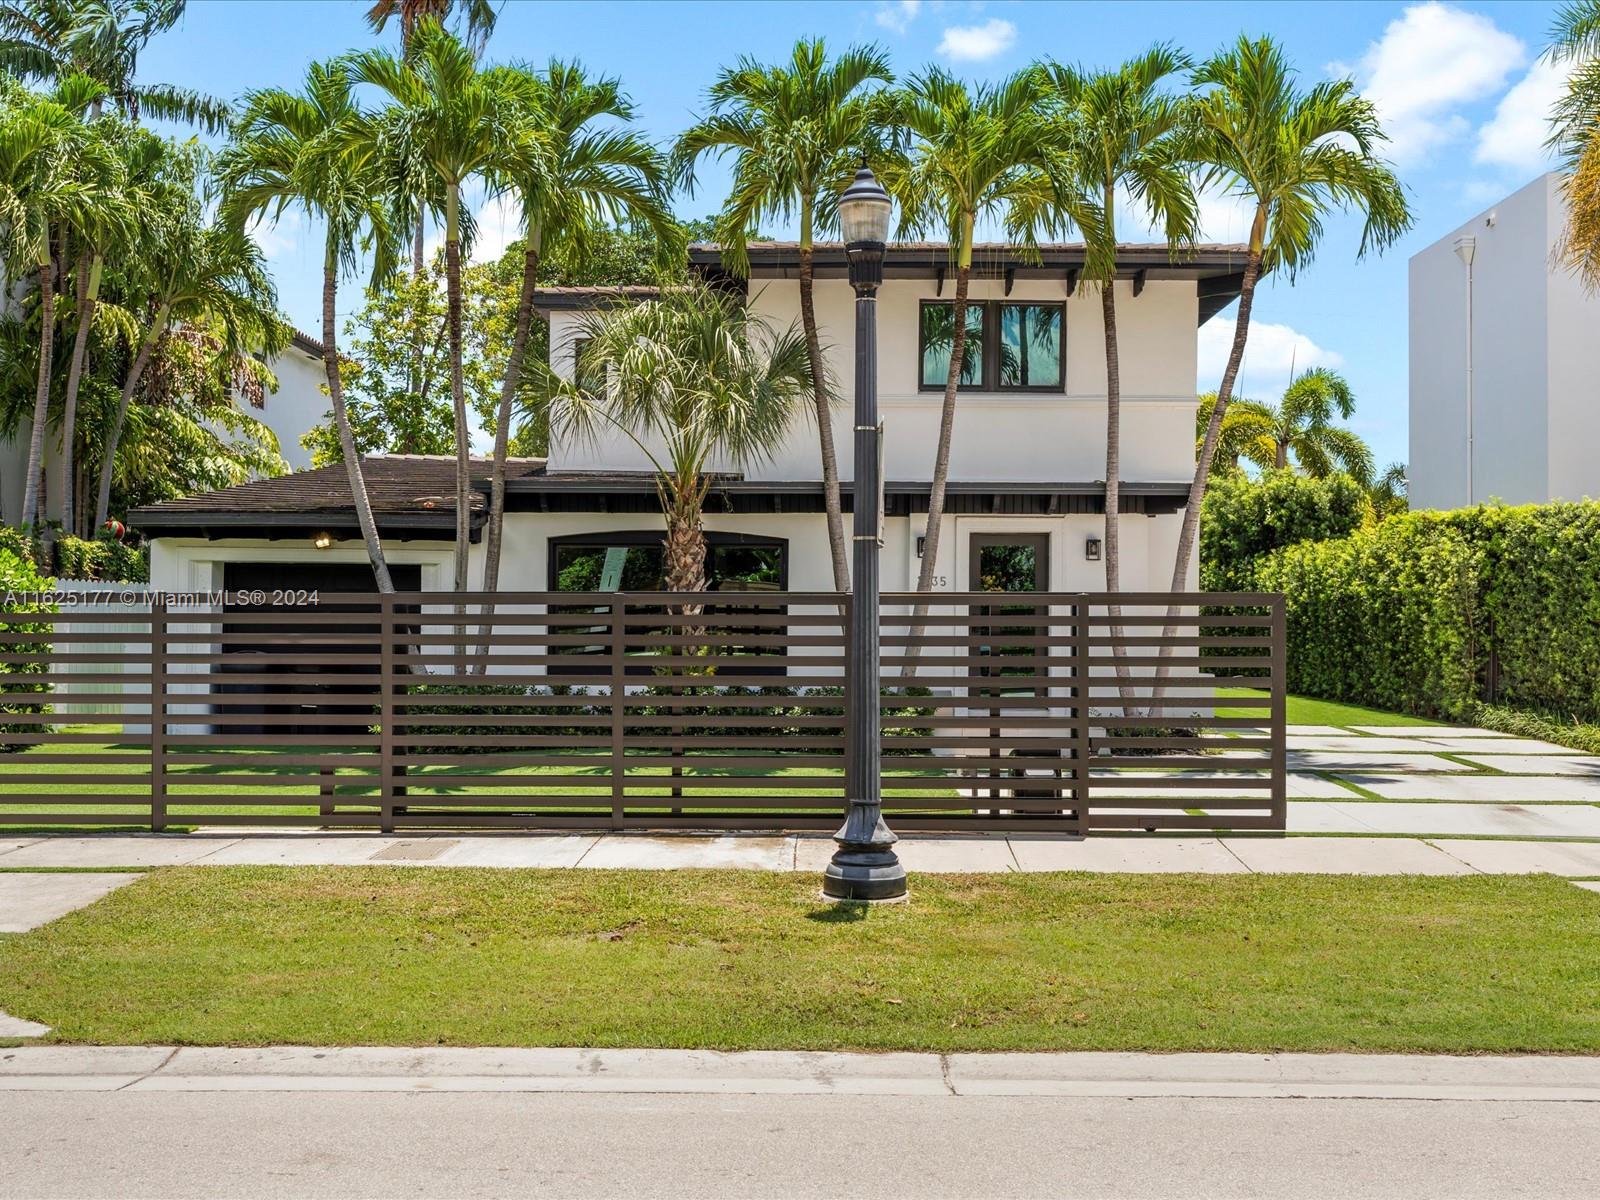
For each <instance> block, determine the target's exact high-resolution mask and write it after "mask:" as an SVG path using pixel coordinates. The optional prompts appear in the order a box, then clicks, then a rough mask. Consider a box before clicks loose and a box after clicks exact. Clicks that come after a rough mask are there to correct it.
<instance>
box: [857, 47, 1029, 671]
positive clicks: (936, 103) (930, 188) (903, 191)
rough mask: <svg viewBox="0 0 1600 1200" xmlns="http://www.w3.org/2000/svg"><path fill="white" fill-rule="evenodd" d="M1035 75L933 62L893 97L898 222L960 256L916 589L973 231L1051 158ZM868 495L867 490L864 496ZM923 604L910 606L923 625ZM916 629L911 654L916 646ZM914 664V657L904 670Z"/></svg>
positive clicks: (940, 465)
mask: <svg viewBox="0 0 1600 1200" xmlns="http://www.w3.org/2000/svg"><path fill="white" fill-rule="evenodd" d="M1038 99H1039V78H1038V74H1037V72H1035V71H1031V70H1029V71H1022V72H1019V73H1018V74H1016V75H1012V76H1010V77H1009V78H1007V79H1003V80H1001V81H1000V82H999V83H997V84H993V85H980V86H978V87H975V88H969V87H968V86H967V85H966V84H964V83H962V82H960V81H959V80H957V79H955V78H954V77H952V76H951V75H949V74H947V73H946V72H944V71H942V70H939V69H937V68H930V69H929V70H927V71H924V72H923V73H922V74H921V75H918V76H916V77H915V78H913V79H912V80H911V81H910V82H909V84H908V85H907V86H906V88H905V89H904V90H903V91H902V92H901V93H900V94H899V95H897V96H896V97H895V104H894V110H893V118H892V119H893V121H894V122H895V124H896V125H897V126H898V127H899V128H900V129H902V130H903V131H904V133H905V134H906V136H907V137H908V139H909V142H910V148H909V153H908V154H907V155H906V156H905V157H901V156H899V155H893V156H889V157H887V159H886V161H885V163H884V170H883V175H884V179H885V182H886V183H887V184H888V186H889V189H890V191H891V192H893V193H894V195H895V196H896V198H897V199H898V200H899V201H900V205H901V232H902V234H905V233H910V232H913V231H916V232H922V231H926V230H932V229H937V230H938V231H939V232H941V233H943V234H944V236H945V238H946V239H947V241H948V242H949V246H950V258H951V261H952V263H953V264H954V266H955V269H956V270H955V291H954V296H953V303H952V305H951V331H952V332H951V338H950V367H949V375H948V378H947V379H946V381H945V387H944V403H943V406H942V407H941V409H940V416H939V441H938V445H937V449H936V450H935V453H934V463H933V481H932V488H931V490H930V492H929V495H928V524H927V529H926V543H925V546H924V553H923V558H922V570H921V572H920V573H919V575H918V577H917V590H918V591H919V592H927V591H931V590H932V588H933V576H934V570H935V566H936V561H935V560H936V559H937V557H938V552H939V532H940V528H941V526H942V524H943V521H944V501H945V489H946V486H947V484H948V483H949V478H950V447H951V443H952V440H953V437H954V432H955V418H956V392H957V389H958V388H959V387H960V384H961V380H962V375H963V370H964V365H965V362H966V344H967V295H968V291H969V288H970V285H971V282H972V245H973V231H974V229H975V228H976V226H977V223H978V220H979V218H990V217H999V218H1002V219H1008V218H1009V216H1010V210H1011V208H1012V206H1013V204H1014V203H1016V202H1018V201H1019V199H1020V198H1021V197H1022V196H1023V194H1024V191H1025V189H1026V188H1028V187H1031V186H1036V183H1037V179H1038V173H1039V172H1040V171H1041V170H1042V169H1043V168H1044V166H1045V157H1044V146H1043V143H1042V141H1041V139H1040V136H1039V128H1038V126H1039V120H1038V113H1037V104H1038ZM863 499H864V498H863ZM926 616H927V604H926V603H922V604H919V605H917V607H916V609H915V611H914V612H913V621H912V627H913V630H916V629H920V627H921V622H922V620H923V618H925V617H926ZM918 645H919V639H918V638H917V637H916V636H913V637H912V640H911V644H910V646H909V647H908V652H907V657H908V659H909V658H911V657H913V656H914V655H915V653H916V651H917V649H918ZM911 669H912V667H911V665H910V663H909V662H908V664H907V667H906V670H907V671H910V670H911Z"/></svg>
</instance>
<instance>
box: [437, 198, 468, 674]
mask: <svg viewBox="0 0 1600 1200" xmlns="http://www.w3.org/2000/svg"><path fill="white" fill-rule="evenodd" d="M460 206H461V189H460V187H459V186H458V185H457V184H454V183H452V184H450V185H448V187H447V189H446V191H445V235H444V272H445V306H446V314H447V315H446V322H447V325H448V328H449V331H450V402H451V406H452V407H453V408H454V410H455V433H456V556H455V567H456V570H455V590H456V596H457V599H456V615H457V616H458V617H462V616H465V615H466V612H467V606H466V601H465V600H464V599H461V597H462V596H463V594H464V593H465V592H466V590H467V556H468V554H469V553H470V552H471V550H472V541H471V537H472V508H471V472H472V443H471V437H472V435H471V431H470V430H469V429H468V427H467V394H466V384H465V383H464V382H463V380H462V376H461V240H460V235H461V227H460V212H461V207H460ZM458 632H461V633H465V632H466V629H465V627H460V628H459V629H458ZM462 653H463V655H464V654H465V653H466V648H465V646H463V647H462Z"/></svg>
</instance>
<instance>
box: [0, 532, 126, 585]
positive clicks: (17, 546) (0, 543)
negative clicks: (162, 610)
mask: <svg viewBox="0 0 1600 1200" xmlns="http://www.w3.org/2000/svg"><path fill="white" fill-rule="evenodd" d="M0 550H7V551H10V552H11V553H12V554H15V555H16V556H17V557H18V558H23V559H27V560H28V561H29V562H32V563H34V564H36V565H37V566H38V568H39V569H40V570H41V571H45V572H47V573H49V574H52V575H54V576H56V577H57V578H59V579H102V580H110V581H114V582H117V583H149V582H150V556H149V554H148V553H147V552H146V551H145V550H144V549H142V548H140V547H135V546H129V545H127V544H125V543H123V542H119V541H117V539H116V538H113V537H111V536H110V535H106V534H103V535H101V536H99V537H95V538H80V537H72V536H71V535H66V534H64V535H62V536H60V537H58V538H57V539H56V541H55V551H54V558H53V561H50V560H51V555H50V554H49V553H47V552H46V547H45V544H44V543H43V542H42V541H40V540H39V539H38V538H33V537H29V536H28V535H27V534H25V533H24V532H23V531H22V530H20V529H17V528H16V527H15V526H12V525H0Z"/></svg>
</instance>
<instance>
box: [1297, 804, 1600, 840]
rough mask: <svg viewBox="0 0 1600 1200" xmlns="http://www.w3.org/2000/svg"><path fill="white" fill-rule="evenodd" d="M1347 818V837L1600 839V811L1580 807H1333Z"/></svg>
mask: <svg viewBox="0 0 1600 1200" xmlns="http://www.w3.org/2000/svg"><path fill="white" fill-rule="evenodd" d="M1329 807H1330V808H1333V807H1337V808H1338V809H1339V811H1340V812H1342V813H1344V814H1345V816H1346V817H1348V818H1349V822H1350V823H1349V827H1348V832H1351V833H1362V832H1366V831H1368V830H1371V831H1375V832H1377V833H1398V834H1410V835H1412V836H1417V837H1427V836H1429V835H1432V834H1439V835H1442V836H1445V837H1449V836H1451V835H1457V836H1463V837H1482V836H1500V837H1523V838H1538V837H1583V838H1600V808H1592V807H1589V806H1587V805H1581V804H1411V803H1406V802H1398V803H1387V802H1365V803H1364V802H1361V801H1357V802H1356V803H1354V804H1339V805H1329Z"/></svg>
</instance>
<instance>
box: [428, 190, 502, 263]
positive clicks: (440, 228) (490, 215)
mask: <svg viewBox="0 0 1600 1200" xmlns="http://www.w3.org/2000/svg"><path fill="white" fill-rule="evenodd" d="M461 192H462V194H461V204H462V207H463V208H466V209H467V210H469V211H470V212H471V213H472V219H473V220H474V221H476V222H477V227H478V228H477V235H476V236H475V237H474V238H473V240H472V252H471V254H469V255H468V261H469V262H474V263H486V262H494V261H495V260H496V259H498V258H499V257H500V256H501V255H502V254H504V253H505V252H506V247H507V246H509V245H510V244H511V243H512V242H514V241H516V240H517V239H518V238H519V237H521V236H522V206H521V205H520V204H518V203H517V201H516V200H515V199H514V198H513V197H511V196H498V197H496V198H494V199H493V200H485V199H484V191H483V188H482V186H481V185H469V186H467V187H464V188H462V189H461ZM422 245H423V251H424V253H426V255H427V256H428V260H429V261H430V262H431V261H432V260H433V256H434V255H435V254H437V253H439V251H440V250H442V249H444V224H443V222H440V221H435V220H433V219H431V218H430V219H429V221H428V231H427V234H426V236H425V237H424V238H423V243H422Z"/></svg>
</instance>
